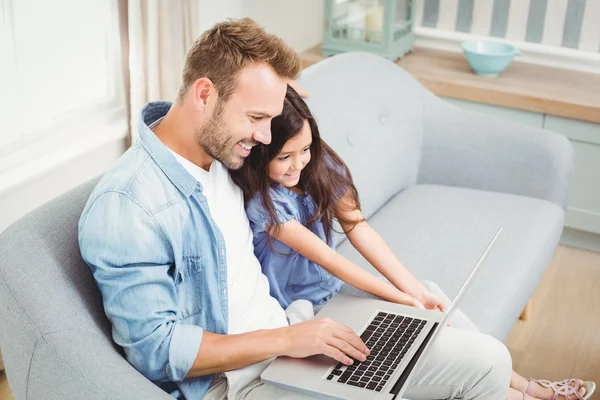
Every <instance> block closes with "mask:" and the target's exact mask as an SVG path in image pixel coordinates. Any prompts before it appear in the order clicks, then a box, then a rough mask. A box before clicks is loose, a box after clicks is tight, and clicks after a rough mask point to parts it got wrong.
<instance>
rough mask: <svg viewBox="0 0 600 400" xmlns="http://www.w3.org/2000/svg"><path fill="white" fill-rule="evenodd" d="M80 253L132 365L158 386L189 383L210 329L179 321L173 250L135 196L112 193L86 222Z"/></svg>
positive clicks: (82, 224) (89, 211) (94, 206)
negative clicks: (158, 384) (185, 381)
mask: <svg viewBox="0 0 600 400" xmlns="http://www.w3.org/2000/svg"><path fill="white" fill-rule="evenodd" d="M79 247H80V250H81V254H82V257H83V259H84V260H85V262H86V263H87V264H88V265H89V266H90V269H91V271H92V273H93V275H94V279H95V280H96V282H97V284H98V287H99V289H100V291H101V293H102V301H103V304H104V311H105V313H106V315H107V317H108V319H109V320H110V322H111V324H112V331H113V339H114V340H115V342H116V343H117V344H118V345H119V346H121V347H123V350H124V351H125V355H126V358H127V361H129V363H131V364H132V365H133V366H134V367H135V368H136V369H137V370H138V371H140V372H141V373H142V374H143V375H144V376H145V377H146V378H148V379H149V380H151V381H155V382H165V381H174V382H177V381H181V380H182V379H183V378H184V377H185V375H186V374H187V373H188V371H189V369H190V368H191V366H192V364H193V363H194V359H195V357H196V354H197V352H198V349H199V347H200V343H201V341H202V337H203V333H204V330H203V329H202V328H201V327H199V326H195V325H189V324H184V323H181V321H179V320H178V309H179V306H178V304H179V301H178V296H177V288H176V284H175V280H174V275H175V274H174V269H173V268H174V266H173V262H172V260H173V258H172V254H171V252H172V249H171V247H170V244H169V243H168V242H167V239H166V235H165V233H164V232H163V231H162V229H161V227H160V226H159V224H158V223H157V222H156V221H155V220H154V218H153V216H152V215H151V213H149V212H147V210H145V209H143V208H142V206H140V205H139V204H138V202H136V201H134V200H133V199H132V198H130V196H129V194H128V193H122V192H107V193H104V194H102V195H100V197H98V198H97V199H95V200H94V202H93V203H92V204H91V205H90V206H89V208H87V209H86V210H85V211H84V214H83V215H82V217H81V220H80V223H79Z"/></svg>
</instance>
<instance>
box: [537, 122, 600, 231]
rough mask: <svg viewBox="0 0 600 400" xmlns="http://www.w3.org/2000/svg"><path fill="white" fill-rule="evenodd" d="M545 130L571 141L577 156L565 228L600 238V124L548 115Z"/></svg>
mask: <svg viewBox="0 0 600 400" xmlns="http://www.w3.org/2000/svg"><path fill="white" fill-rule="evenodd" d="M544 128H546V129H549V130H551V131H554V132H558V133H560V134H562V135H564V136H566V137H567V138H569V140H570V141H571V143H572V144H573V150H574V152H575V155H574V156H575V160H574V162H575V176H574V178H573V183H572V185H571V192H570V194H569V207H568V209H567V220H566V222H565V225H566V226H567V227H569V228H574V229H579V230H582V231H586V232H592V233H598V234H600V124H594V123H591V122H585V121H577V120H573V119H567V118H561V117H556V116H553V115H546V116H545V120H544Z"/></svg>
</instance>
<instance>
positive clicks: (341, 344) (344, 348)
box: [327, 337, 367, 361]
mask: <svg viewBox="0 0 600 400" xmlns="http://www.w3.org/2000/svg"><path fill="white" fill-rule="evenodd" d="M327 344H328V345H330V346H333V347H335V348H336V349H338V350H340V351H341V352H342V353H344V354H346V355H347V356H348V357H351V358H352V359H354V360H358V361H365V360H366V359H367V356H366V355H365V354H364V353H363V352H361V351H359V350H358V349H356V348H354V347H353V346H351V345H350V344H348V342H345V341H344V340H341V339H338V338H335V337H334V338H331V339H330V340H329V341H328V342H327Z"/></svg>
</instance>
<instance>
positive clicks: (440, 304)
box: [416, 289, 446, 312]
mask: <svg viewBox="0 0 600 400" xmlns="http://www.w3.org/2000/svg"><path fill="white" fill-rule="evenodd" d="M416 298H417V299H418V300H419V301H420V302H421V303H422V304H423V306H425V308H426V309H427V310H437V311H441V312H444V311H446V305H445V304H444V301H443V300H442V299H441V297H440V296H438V295H437V294H435V293H433V292H431V291H429V290H427V289H423V290H422V291H421V292H420V293H419V294H418V295H417V296H416Z"/></svg>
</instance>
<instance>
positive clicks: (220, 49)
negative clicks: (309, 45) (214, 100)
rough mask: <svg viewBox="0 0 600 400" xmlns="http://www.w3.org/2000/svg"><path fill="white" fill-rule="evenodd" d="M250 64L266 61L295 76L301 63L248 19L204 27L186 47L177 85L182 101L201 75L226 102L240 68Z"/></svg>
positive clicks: (292, 76)
mask: <svg viewBox="0 0 600 400" xmlns="http://www.w3.org/2000/svg"><path fill="white" fill-rule="evenodd" d="M251 63H265V64H268V65H270V66H271V68H273V70H275V72H276V73H277V74H278V75H279V76H281V77H283V78H286V79H296V78H297V76H298V74H299V73H300V69H301V64H300V59H299V58H298V55H297V54H296V52H295V51H294V50H293V49H292V48H290V47H289V46H287V45H286V44H285V43H284V42H283V40H281V39H280V38H278V37H277V36H275V35H273V34H270V33H267V32H265V30H264V29H263V28H262V27H261V26H260V25H258V24H257V23H256V22H254V21H253V20H251V19H250V18H242V19H239V20H228V21H225V22H220V23H218V24H216V25H215V26H213V27H212V28H211V29H209V30H207V31H206V32H204V33H203V34H202V36H200V38H198V40H196V42H195V43H194V44H193V45H192V47H191V48H190V49H189V50H188V52H187V55H186V57H185V64H184V67H183V73H182V83H181V87H180V88H179V94H178V100H179V101H183V99H184V98H185V96H186V95H187V93H188V90H189V88H190V87H191V85H192V84H193V83H194V82H195V81H197V80H198V79H200V78H202V77H206V78H208V79H210V80H211V81H212V83H213V85H215V88H216V90H217V92H218V94H219V98H220V99H221V100H222V101H227V99H228V98H229V96H231V94H232V93H233V91H234V89H235V86H236V84H237V77H238V75H239V73H240V72H241V70H242V69H243V68H244V67H246V66H247V65H249V64H251Z"/></svg>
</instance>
